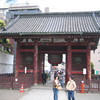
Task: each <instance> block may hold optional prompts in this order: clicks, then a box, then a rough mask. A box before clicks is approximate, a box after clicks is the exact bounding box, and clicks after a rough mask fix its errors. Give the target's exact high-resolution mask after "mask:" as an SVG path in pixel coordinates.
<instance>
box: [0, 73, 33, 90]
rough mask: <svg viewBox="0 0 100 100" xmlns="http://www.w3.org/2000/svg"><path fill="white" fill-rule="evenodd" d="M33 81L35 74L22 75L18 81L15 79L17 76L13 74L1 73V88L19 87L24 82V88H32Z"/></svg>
mask: <svg viewBox="0 0 100 100" xmlns="http://www.w3.org/2000/svg"><path fill="white" fill-rule="evenodd" d="M33 83H34V79H33V74H24V75H20V76H19V77H18V81H15V77H14V76H12V75H11V76H8V75H0V88H14V89H19V88H20V87H21V85H22V84H23V85H24V88H30V87H31V86H32V85H33Z"/></svg>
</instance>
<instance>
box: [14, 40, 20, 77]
mask: <svg viewBox="0 0 100 100" xmlns="http://www.w3.org/2000/svg"><path fill="white" fill-rule="evenodd" d="M19 54H20V53H19V42H17V50H16V69H15V77H16V78H17V77H18V74H19V58H20V57H19Z"/></svg>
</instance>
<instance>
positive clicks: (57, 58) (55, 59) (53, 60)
mask: <svg viewBox="0 0 100 100" xmlns="http://www.w3.org/2000/svg"><path fill="white" fill-rule="evenodd" d="M48 62H49V63H50V64H60V63H62V54H48Z"/></svg>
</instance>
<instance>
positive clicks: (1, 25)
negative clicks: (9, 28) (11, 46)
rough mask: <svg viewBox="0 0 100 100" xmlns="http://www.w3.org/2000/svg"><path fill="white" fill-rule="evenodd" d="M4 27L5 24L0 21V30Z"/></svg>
mask: <svg viewBox="0 0 100 100" xmlns="http://www.w3.org/2000/svg"><path fill="white" fill-rule="evenodd" d="M3 27H6V23H5V22H4V21H3V20H1V19H0V28H3Z"/></svg>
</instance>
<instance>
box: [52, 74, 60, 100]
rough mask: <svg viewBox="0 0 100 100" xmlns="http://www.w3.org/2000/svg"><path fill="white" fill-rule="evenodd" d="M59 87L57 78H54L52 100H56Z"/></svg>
mask: <svg viewBox="0 0 100 100" xmlns="http://www.w3.org/2000/svg"><path fill="white" fill-rule="evenodd" d="M59 85H60V82H59V79H58V76H55V77H54V81H53V93H54V100H58V93H59V90H58V88H57V86H59Z"/></svg>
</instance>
